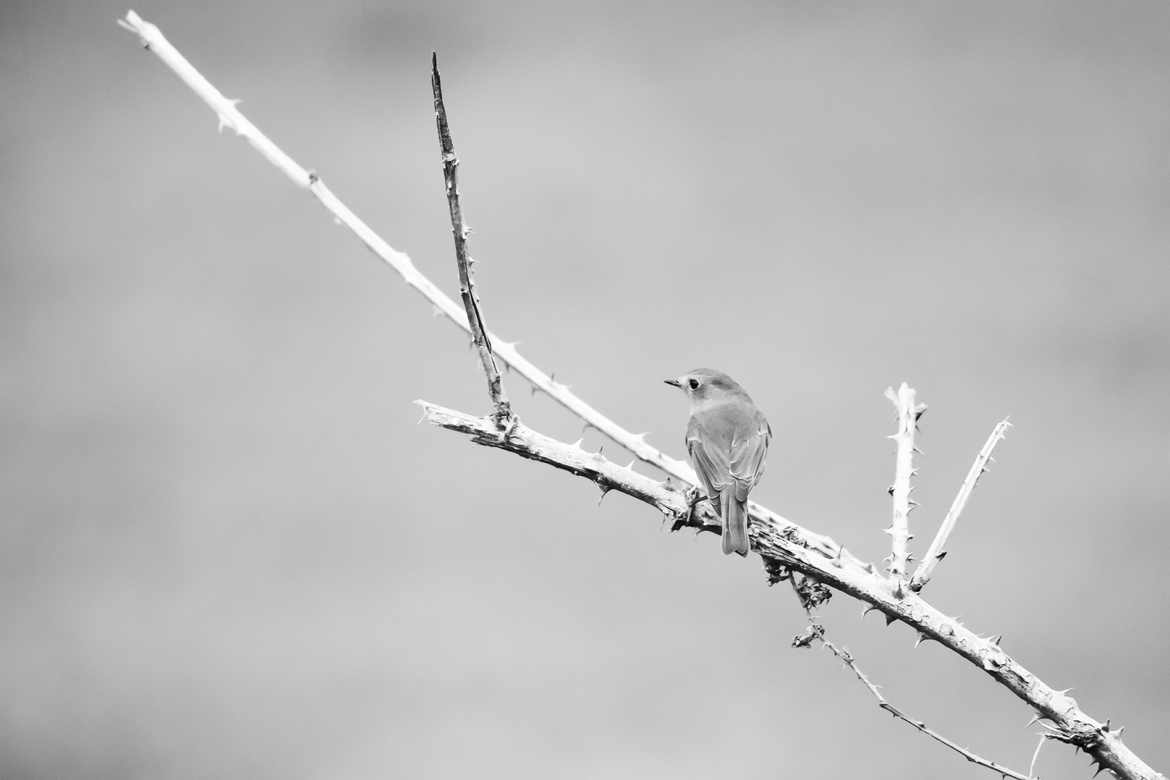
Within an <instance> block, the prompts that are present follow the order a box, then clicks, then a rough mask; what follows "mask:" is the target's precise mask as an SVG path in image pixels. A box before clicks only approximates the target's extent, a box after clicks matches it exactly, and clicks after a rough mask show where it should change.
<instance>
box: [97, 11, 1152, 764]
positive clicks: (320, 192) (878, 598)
mask: <svg viewBox="0 0 1170 780" xmlns="http://www.w3.org/2000/svg"><path fill="white" fill-rule="evenodd" d="M119 24H120V25H121V26H122V27H124V28H125V29H127V30H130V31H132V32H134V33H135V34H136V35H137V36H138V37H139V39H140V40H141V42H142V44H143V45H144V46H145V47H146V48H147V49H149V50H150V51H152V52H153V53H154V54H155V55H156V56H158V58H159V59H160V60H161V61H162V62H163V63H164V64H166V65H167V66H168V67H169V68H171V70H172V71H174V72H175V73H176V74H177V75H178V76H179V77H180V78H181V79H182V80H183V81H184V82H185V83H186V84H187V85H188V86H189V87H190V88H191V89H192V90H193V91H194V92H195V93H196V94H197V95H198V96H199V97H200V98H201V99H203V100H204V102H206V103H207V104H208V105H209V106H210V107H211V109H212V110H213V111H214V112H215V113H216V115H217V116H218V117H219V122H220V128H221V129H222V128H223V127H229V128H231V129H232V130H233V131H234V132H235V133H236V134H237V135H239V136H242V137H244V139H245V140H246V141H247V142H248V143H249V144H251V145H252V146H253V147H254V148H255V149H257V151H259V152H260V153H261V154H262V155H263V156H264V157H265V158H266V159H268V160H269V161H270V162H272V163H273V165H275V166H276V167H277V168H279V169H280V170H281V171H283V172H284V173H285V174H286V175H287V176H288V178H289V179H290V180H291V181H292V182H293V183H294V184H296V185H297V186H298V187H301V188H303V189H306V190H308V191H309V192H311V193H312V194H313V196H314V197H316V198H317V200H318V201H319V202H320V203H321V204H322V205H323V206H324V207H325V208H326V209H327V210H328V211H329V212H330V213H331V214H333V215H334V218H335V220H336V221H337V222H338V223H340V224H344V225H345V226H346V227H348V228H349V229H350V230H351V231H352V232H353V233H354V234H355V235H356V236H357V237H358V238H359V239H360V240H361V241H362V243H363V244H365V245H366V246H367V247H368V248H369V249H370V250H371V251H373V252H374V253H375V254H376V255H377V256H378V257H379V258H381V259H382V260H383V261H385V262H386V263H387V264H389V265H390V266H391V267H392V268H394V269H395V270H396V271H397V272H398V273H399V274H400V275H401V276H402V278H403V279H404V281H406V283H407V284H408V285H410V286H411V287H412V288H414V289H415V290H417V291H418V292H420V293H421V294H422V295H424V296H425V297H426V298H427V299H428V300H429V301H430V302H431V303H432V304H434V306H435V308H436V310H437V311H438V312H439V313H441V314H443V315H444V316H446V317H447V318H448V319H450V320H451V321H452V322H454V323H455V324H456V325H458V326H459V327H461V328H463V329H464V330H465V331H468V332H470V328H471V325H470V323H469V322H468V317H467V313H466V311H465V310H463V309H461V308H460V307H459V306H458V305H457V304H456V303H455V302H454V301H453V300H452V299H451V298H449V297H448V296H446V295H445V294H443V293H442V292H441V291H440V290H439V289H438V288H437V287H436V286H435V285H434V284H433V283H432V282H431V281H430V280H429V279H427V278H426V277H424V276H423V275H422V274H421V273H419V271H418V269H417V268H415V266H414V264H413V263H412V262H411V260H410V258H409V257H407V256H406V255H405V254H403V253H402V252H399V251H397V250H395V249H393V248H392V247H390V246H389V244H387V243H386V241H384V240H383V239H382V238H381V237H380V236H378V235H377V234H376V233H375V232H374V231H373V230H372V229H370V227H369V226H368V225H366V223H365V222H363V221H362V220H361V219H359V218H358V217H357V216H356V215H355V214H354V213H353V212H352V211H350V210H349V208H348V207H346V206H345V204H343V203H342V202H341V201H340V200H339V199H338V198H337V197H336V196H335V195H334V194H333V193H332V192H331V191H330V190H329V189H328V188H327V187H326V186H325V185H324V183H323V182H322V181H321V179H320V177H318V176H317V175H316V174H315V173H310V172H309V171H307V170H305V169H304V168H302V167H301V166H300V165H298V164H297V163H296V162H295V161H294V160H293V159H292V158H291V157H289V156H288V155H287V154H285V153H284V152H283V151H282V150H280V149H279V148H278V147H277V146H276V145H275V144H274V143H273V142H272V141H271V140H269V139H268V138H267V137H266V136H264V135H263V134H262V133H261V132H260V131H259V130H258V129H257V128H256V126H255V125H253V124H252V123H251V122H250V121H248V120H247V118H245V117H244V116H243V114H241V113H240V112H239V110H238V109H237V107H236V104H237V103H238V101H235V100H229V99H228V98H226V97H224V96H223V95H222V94H221V93H220V92H219V91H218V90H217V89H216V88H215V87H214V86H213V85H212V84H211V83H210V82H209V81H208V80H207V79H205V78H204V77H203V76H202V75H201V74H200V73H199V72H198V71H196V70H195V68H194V67H193V66H192V65H191V64H190V63H189V62H187V60H186V59H185V58H184V57H183V56H182V55H181V54H180V53H179V52H178V50H177V49H175V48H174V47H173V46H172V45H171V44H170V43H169V42H168V41H167V40H166V38H165V37H164V36H163V35H162V33H161V31H159V29H158V28H157V27H156V26H155V25H153V24H150V23H148V22H146V21H144V20H143V19H142V18H141V17H139V16H138V15H137V14H136V13H134V12H133V11H129V12H128V13H127V15H126V17H125V19H123V20H119ZM484 335H485V337H486V339H487V340H488V342H489V343H491V344H492V345H493V347H494V350H493V351H494V353H495V354H496V355H497V356H498V357H499V358H500V359H501V360H503V361H504V362H505V363H507V364H508V365H509V366H511V367H512V368H513V369H514V370H516V371H517V373H519V374H520V375H522V376H524V377H525V378H526V379H527V380H528V381H529V382H531V383H532V384H533V386H534V387H535V388H538V389H540V390H543V391H544V392H546V393H548V394H549V395H550V397H552V398H554V399H555V400H556V401H558V402H559V403H560V404H562V405H563V406H564V407H565V408H567V409H568V410H569V411H571V412H572V413H573V414H575V415H577V416H578V417H580V418H581V419H582V420H584V421H585V422H586V424H587V425H589V426H591V427H593V428H595V429H597V430H598V431H600V432H601V433H603V434H604V435H606V436H608V437H609V438H611V439H613V440H614V441H616V442H617V443H618V444H620V445H621V446H623V447H625V448H626V449H628V450H629V451H631V452H632V453H633V454H634V455H635V456H636V457H637V458H638V459H640V460H643V461H645V462H647V463H650V464H653V465H654V466H656V467H658V468H660V469H661V470H663V471H664V472H666V473H667V474H670V475H672V476H673V477H675V478H677V479H679V480H682V481H684V482H685V483H689V484H693V483H694V481H695V477H694V473H693V472H692V471H691V469H690V467H689V466H688V465H687V464H685V463H684V462H682V461H680V460H677V459H675V458H671V457H669V456H667V455H666V454H664V453H662V452H660V451H659V450H657V449H656V448H654V447H651V446H650V445H649V444H647V443H646V441H645V437H644V435H643V434H634V433H631V432H630V431H627V430H626V429H625V428H622V427H621V426H619V425H618V424H617V423H615V422H614V421H612V420H610V419H609V418H608V417H606V416H605V415H602V414H601V413H600V412H598V411H597V410H596V409H594V408H593V407H592V406H590V405H589V404H587V403H586V402H585V401H584V400H582V399H581V398H579V397H577V396H576V395H575V394H573V393H572V392H571V391H570V390H569V389H568V388H567V387H566V386H565V385H563V384H561V383H559V382H556V381H555V380H553V379H552V377H551V376H550V375H549V374H546V373H545V372H543V371H541V370H540V369H539V368H537V367H536V366H535V365H533V364H532V363H531V362H529V361H528V360H527V359H525V358H523V357H522V356H521V355H520V354H519V352H517V351H516V349H515V345H514V344H509V343H507V342H505V341H503V340H502V339H500V338H499V337H498V336H496V335H495V334H492V333H490V332H485V334H484ZM423 408H424V416H425V417H426V418H427V419H428V420H430V421H431V422H433V423H435V424H438V425H441V426H442V427H445V428H449V429H451V430H456V431H462V432H464V433H467V434H470V435H471V436H472V437H473V441H475V442H477V443H479V444H483V445H487V446H492V447H496V448H499V449H505V450H508V451H510V452H513V453H516V454H519V455H521V456H523V457H526V458H530V459H533V460H537V461H541V462H544V463H548V464H549V465H552V466H555V467H557V468H560V469H564V470H567V471H570V472H573V473H576V474H579V475H581V476H583V477H585V478H588V479H590V480H592V481H594V482H595V483H597V484H598V485H600V486H601V487H602V489H603V490H619V491H621V492H623V493H626V494H627V495H631V496H633V497H635V498H638V499H639V500H642V501H644V502H646V503H649V504H651V505H653V506H655V507H656V508H658V509H659V510H660V511H662V512H664V513H665V514H667V516H668V517H672V518H674V519H675V526H676V527H677V526H681V525H694V526H696V527H699V528H701V529H704V530H715V528H717V527H718V523H717V522H716V521H715V518H714V517H713V515H712V514H711V513H710V510H709V509H707V508H705V507H698V508H696V512H695V513H694V515H695V516H694V517H693V518H690V517H689V516H690V514H691V513H690V511H689V510H690V506H689V504H688V502H687V497H686V493H685V492H684V490H683V489H682V487H681V486H680V485H676V484H673V483H672V482H671V480H669V479H668V480H667V481H666V482H657V481H655V480H652V479H650V478H649V477H645V476H643V475H639V474H637V473H635V472H634V471H633V469H631V468H628V467H621V466H618V465H617V464H614V463H612V462H610V461H608V460H606V459H605V458H603V457H601V455H600V454H592V453H585V452H584V451H583V450H581V449H580V447H578V446H575V445H569V444H565V443H563V442H559V441H556V440H554V439H550V438H548V437H544V436H541V435H540V434H538V433H536V432H535V431H532V430H531V429H528V428H526V427H525V426H523V425H519V424H517V425H515V426H513V427H512V428H510V429H508V430H506V431H503V432H501V431H500V430H499V429H498V428H497V426H496V424H495V422H494V421H493V420H491V419H486V418H478V417H472V416H470V415H466V414H463V413H461V412H455V411H452V410H449V409H443V408H442V407H437V406H434V405H431V404H425V403H424V404H423ZM749 511H750V513H751V517H752V520H753V522H752V523H751V526H750V535H751V541H752V544H753V547H754V549H756V551H757V552H759V553H760V555H761V556H762V557H763V558H764V562H765V566H766V568H767V570H768V573H769V576H770V577H771V578H772V579H773V580H775V581H778V580H779V579H782V578H784V577H786V576H787V575H788V573H789V572H790V570H797V571H800V572H802V573H804V574H807V575H809V576H811V577H813V578H814V579H816V580H818V581H820V582H823V583H825V584H827V585H830V586H832V587H833V588H836V589H837V590H839V591H841V592H843V593H845V594H847V595H849V596H852V597H854V598H857V599H860V600H862V601H865V602H867V603H868V604H869V605H871V608H873V609H877V610H880V611H881V612H883V613H884V614H885V616H886V619H887V621H894V620H898V621H902V622H904V623H906V624H907V625H909V626H910V627H911V628H913V629H914V630H916V631H917V632H918V633H919V636H920V638H927V639H933V640H935V641H938V642H939V643H940V644H942V645H944V646H945V647H947V648H948V649H950V650H951V651H953V652H955V653H957V654H958V655H960V656H962V657H963V658H965V659H967V660H968V661H969V662H971V663H973V664H975V665H976V666H978V667H979V668H981V669H983V670H984V671H985V672H986V673H987V674H988V675H990V676H991V677H992V678H993V679H995V680H996V681H997V682H999V683H1000V684H1001V685H1003V686H1005V687H1006V688H1008V689H1009V690H1011V691H1012V692H1013V693H1015V694H1016V695H1017V696H1018V697H1019V698H1020V699H1022V700H1023V701H1025V702H1026V703H1028V704H1029V705H1030V706H1031V707H1032V708H1033V709H1034V710H1035V711H1036V713H1037V716H1038V717H1042V718H1044V719H1046V720H1048V721H1049V722H1050V723H1051V724H1052V725H1051V726H1050V727H1049V728H1050V732H1049V734H1048V736H1049V738H1052V739H1057V740H1060V741H1063V742H1067V743H1069V744H1072V745H1075V746H1076V747H1078V748H1080V749H1082V750H1085V751H1086V752H1088V753H1089V754H1090V755H1091V756H1092V757H1093V758H1094V760H1095V761H1096V762H1098V764H1099V765H1100V766H1102V767H1104V768H1107V769H1109V770H1111V771H1112V772H1113V773H1114V774H1116V775H1118V776H1119V777H1123V778H1127V779H1130V778H1132V780H1154V779H1155V778H1161V777H1162V776H1161V775H1159V774H1158V773H1156V772H1154V770H1153V769H1151V768H1150V767H1149V766H1148V765H1146V764H1145V763H1144V762H1143V761H1142V760H1141V759H1140V758H1138V757H1137V756H1136V755H1135V754H1134V753H1133V752H1132V751H1131V750H1129V748H1128V747H1126V745H1125V744H1124V743H1123V742H1122V741H1121V739H1120V730H1111V729H1110V728H1109V726H1108V722H1106V723H1105V724H1102V723H1099V722H1098V721H1096V720H1094V719H1092V718H1090V717H1089V716H1088V715H1087V714H1085V713H1084V712H1083V711H1082V710H1081V709H1080V708H1079V707H1078V705H1077V703H1076V701H1075V700H1073V699H1072V697H1070V696H1069V695H1068V694H1067V692H1066V691H1056V690H1054V689H1052V688H1051V687H1050V686H1048V685H1047V684H1045V683H1044V682H1042V681H1041V680H1039V679H1038V678H1037V677H1035V675H1033V674H1032V673H1031V672H1029V671H1028V670H1027V669H1025V668H1024V667H1023V666H1021V665H1020V664H1019V663H1017V662H1016V661H1015V660H1014V659H1013V658H1011V657H1010V656H1008V655H1007V654H1006V653H1004V652H1003V650H1002V649H1000V648H999V646H998V645H997V644H996V643H995V642H993V641H991V640H988V639H983V638H980V637H978V636H976V635H975V634H974V633H972V632H971V631H970V630H968V629H967V628H966V627H964V626H963V625H961V624H960V623H959V622H958V621H956V620H954V619H952V618H950V617H947V616H946V615H944V614H943V613H941V612H939V611H938V610H937V609H935V608H934V607H932V606H931V605H930V604H928V603H927V602H925V601H924V600H922V598H921V597H919V596H918V595H916V594H913V593H906V594H904V597H903V598H900V599H899V598H896V597H895V596H894V595H893V592H892V590H893V588H892V587H891V583H890V582H889V581H888V580H887V579H886V578H884V577H882V576H880V575H878V573H877V572H876V570H875V568H874V567H873V565H872V564H866V563H862V562H861V561H859V560H858V559H857V558H855V557H854V556H852V555H850V554H848V553H847V552H846V551H845V550H844V549H843V548H842V547H840V545H838V544H837V543H836V542H834V541H833V540H831V539H829V538H828V537H824V536H820V535H818V534H815V533H813V532H811V531H808V530H806V529H804V528H801V527H800V526H797V525H795V524H793V523H791V522H789V521H787V520H785V519H784V518H782V517H780V516H779V515H777V514H775V513H773V512H771V511H769V510H767V509H765V508H763V507H760V506H759V505H757V504H750V505H749Z"/></svg>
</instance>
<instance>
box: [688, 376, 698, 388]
mask: <svg viewBox="0 0 1170 780" xmlns="http://www.w3.org/2000/svg"><path fill="white" fill-rule="evenodd" d="M687 386H688V387H690V388H691V389H692V390H698V389H699V380H698V379H695V378H694V377H691V378H690V379H688V380H687Z"/></svg>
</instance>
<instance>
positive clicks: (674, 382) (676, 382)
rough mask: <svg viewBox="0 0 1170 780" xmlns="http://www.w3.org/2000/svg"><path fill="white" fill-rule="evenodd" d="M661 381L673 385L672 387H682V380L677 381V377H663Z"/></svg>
mask: <svg viewBox="0 0 1170 780" xmlns="http://www.w3.org/2000/svg"><path fill="white" fill-rule="evenodd" d="M662 381H663V382H665V383H666V384H668V385H673V386H674V387H678V388H681V387H682V382H680V381H678V380H677V379H663V380H662Z"/></svg>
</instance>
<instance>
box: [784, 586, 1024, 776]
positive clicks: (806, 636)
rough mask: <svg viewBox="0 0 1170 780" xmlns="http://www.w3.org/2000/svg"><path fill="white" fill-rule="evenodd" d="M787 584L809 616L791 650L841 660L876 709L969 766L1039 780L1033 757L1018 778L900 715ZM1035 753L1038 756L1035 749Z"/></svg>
mask: <svg viewBox="0 0 1170 780" xmlns="http://www.w3.org/2000/svg"><path fill="white" fill-rule="evenodd" d="M790 581H791V583H792V590H793V591H794V592H795V593H796V597H797V599H799V600H800V606H801V607H803V608H804V612H805V614H806V615H807V616H808V628H807V629H805V631H804V633H803V634H801V635H799V636H797V637H796V638H795V639H793V640H792V645H793V647H810V646H811V645H812V643H813V642H820V643H821V646H822V647H824V648H825V649H826V650H828V651H829V652H830V653H832V654H833V655H835V656H836V657H837V658H838V659H840V661H841V662H842V663H843V664H845V666H846V667H847V668H848V669H850V670H851V671H852V672H853V674H854V675H855V676H856V677H857V679H858V680H860V681H861V684H862V685H864V686H865V687H866V689H867V690H868V691H869V692H870V694H872V695H873V697H874V699H876V700H877V704H878V706H879V707H881V708H882V709H883V710H885V711H886V712H888V713H890V714H891V715H893V716H894V717H895V718H897V719H898V720H901V721H903V722H905V723H908V724H910V725H911V726H913V727H914V728H916V729H918V730H919V731H920V732H922V733H923V734H925V735H926V736H928V737H930V738H931V739H933V740H935V741H936V742H939V743H940V744H942V745H945V746H946V747H948V748H950V749H951V750H953V751H955V752H956V753H958V754H959V755H960V756H962V757H963V758H965V759H967V760H968V761H970V762H971V763H972V764H978V765H979V766H981V767H984V768H986V769H990V770H992V771H993V772H995V773H996V774H999V775H1002V776H1003V777H1005V778H1007V777H1011V778H1013V779H1014V780H1039V778H1036V777H1033V776H1032V774H1033V772H1032V769H1034V768H1035V766H1036V759H1035V756H1033V757H1032V767H1031V768H1029V770H1028V774H1026V775H1024V774H1020V773H1019V772H1016V771H1014V770H1012V769H1008V768H1007V767H1005V766H1004V765H1003V764H1000V763H998V762H996V761H992V760H990V759H987V758H983V757H982V756H980V755H978V754H976V753H973V752H971V751H970V750H968V749H967V748H965V747H963V746H962V745H960V744H959V743H957V742H955V741H954V740H951V739H948V738H947V737H944V736H943V735H942V734H939V733H938V732H937V731H935V730H934V729H932V728H931V727H930V726H927V725H926V723H925V722H923V721H921V720H918V719H917V718H911V717H910V716H909V715H907V714H906V713H904V712H902V710H900V709H899V708H898V707H896V706H894V705H893V704H891V703H890V702H889V701H888V700H887V699H886V697H885V696H883V695H882V693H881V691H880V690H878V686H876V685H875V684H874V683H873V682H872V681H871V680H870V679H869V677H868V676H867V675H866V674H865V672H863V671H861V667H859V666H858V665H857V661H856V659H854V658H853V655H852V654H851V653H850V652H849V651H848V650H847V649H845V648H844V647H837V645H836V644H834V643H833V642H831V641H830V640H829V638H828V637H826V636H825V627H824V626H823V625H821V623H820V621H819V620H818V619H817V616H816V615H815V614H814V612H813V610H814V608H815V606H816V604H815V602H814V600H813V599H809V598H808V597H807V596H806V595H805V588H802V587H801V586H800V585H797V582H796V578H795V577H793V578H791V580H790ZM1036 752H1037V753H1039V752H1040V749H1039V748H1038V747H1037V749H1036Z"/></svg>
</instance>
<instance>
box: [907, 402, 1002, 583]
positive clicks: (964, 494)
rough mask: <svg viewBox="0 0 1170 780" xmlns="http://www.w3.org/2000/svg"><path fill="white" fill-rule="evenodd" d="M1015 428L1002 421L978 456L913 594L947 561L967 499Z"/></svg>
mask: <svg viewBox="0 0 1170 780" xmlns="http://www.w3.org/2000/svg"><path fill="white" fill-rule="evenodd" d="M1010 427H1012V424H1011V423H1010V422H1008V421H1007V420H1006V419H1005V420H1000V422H999V424H998V425H996V426H995V429H994V430H993V431H992V432H991V435H990V436H988V437H987V441H986V442H984V444H983V448H982V449H981V450H979V454H978V455H976V456H975V462H974V463H973V464H972V465H971V469H970V471H968V472H967V477H966V479H964V480H963V484H962V485H961V486H960V487H959V492H958V494H956V495H955V500H954V501H953V502H951V508H950V509H948V510H947V514H946V517H944V518H943V521H942V525H940V526H939V527H938V533H937V534H935V537H934V541H932V542H931V543H930V547H929V548H927V550H926V556H925V557H924V558H923V559H922V563H920V564H918V568H917V569H916V570H915V571H914V576H913V577H911V578H910V590H912V591H914V592H918V591H920V590H922V589H923V588H924V587H926V583H928V582H930V578H931V576H932V575H933V574H934V567H936V566H938V564H939V561H941V560H942V559H943V558H945V557H946V554H947V553H946V550H944V549H943V545H945V544H946V543H947V539H949V538H950V535H951V531H953V530H954V529H955V523H957V522H958V521H959V514H960V513H962V511H963V507H965V506H966V505H967V499H968V498H970V497H971V491H973V490H974V489H975V483H976V482H978V481H979V478H980V477H981V476H983V475H984V473H986V472H987V464H988V462H989V461H990V460H991V453H992V451H993V450H995V445H997V444H999V443H1000V442H1001V441H1003V438H1004V437H1005V436H1007V429H1008V428H1010Z"/></svg>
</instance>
